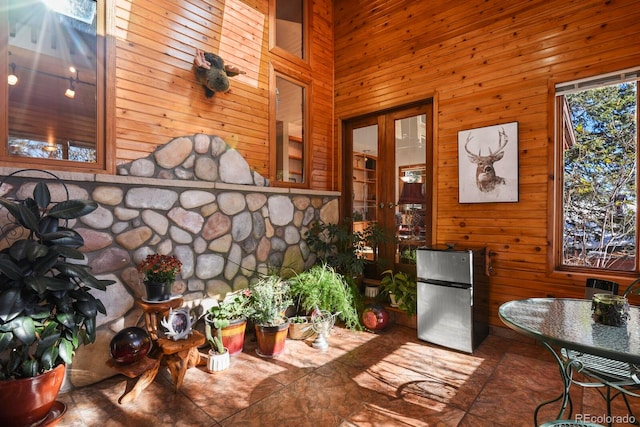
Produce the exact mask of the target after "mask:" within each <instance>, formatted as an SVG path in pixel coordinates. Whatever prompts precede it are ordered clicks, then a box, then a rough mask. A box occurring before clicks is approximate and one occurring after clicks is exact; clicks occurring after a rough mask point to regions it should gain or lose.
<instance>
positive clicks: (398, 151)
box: [342, 100, 433, 271]
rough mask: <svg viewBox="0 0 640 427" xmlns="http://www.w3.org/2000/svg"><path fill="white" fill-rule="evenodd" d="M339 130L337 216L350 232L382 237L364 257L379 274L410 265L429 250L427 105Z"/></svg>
mask: <svg viewBox="0 0 640 427" xmlns="http://www.w3.org/2000/svg"><path fill="white" fill-rule="evenodd" d="M344 130H345V133H344V144H343V150H344V152H343V154H344V156H343V158H344V159H345V167H344V177H343V183H344V193H343V194H344V197H343V206H342V207H343V212H345V213H346V215H345V216H349V215H350V217H351V218H352V220H353V229H354V231H361V232H366V231H371V230H375V233H378V235H380V233H379V232H380V231H383V238H382V239H381V240H379V242H378V244H375V243H374V244H372V245H370V246H369V247H368V248H367V251H366V252H365V256H366V257H367V258H369V259H372V260H375V261H376V262H377V264H378V270H379V271H382V270H383V269H387V268H391V267H392V266H393V264H398V263H401V264H403V263H408V264H411V263H415V249H416V248H418V247H419V246H424V245H429V244H431V228H430V225H431V200H432V193H433V192H432V184H433V173H432V171H433V161H432V153H433V149H432V139H433V138H432V135H433V108H432V103H431V101H430V100H429V101H425V102H424V103H420V104H417V105H412V106H408V107H405V108H401V109H397V110H393V111H385V112H381V113H377V114H372V115H367V116H364V117H359V118H355V119H351V120H348V121H346V122H345V126H344Z"/></svg>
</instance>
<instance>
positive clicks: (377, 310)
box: [362, 304, 389, 331]
mask: <svg viewBox="0 0 640 427" xmlns="http://www.w3.org/2000/svg"><path fill="white" fill-rule="evenodd" d="M387 323H389V313H388V312H387V310H385V309H384V307H383V306H381V305H379V304H371V305H368V306H367V307H365V309H364V310H363V311H362V324H363V325H364V326H365V327H366V328H369V329H371V330H374V331H377V330H381V329H384V328H385V327H386V326H387Z"/></svg>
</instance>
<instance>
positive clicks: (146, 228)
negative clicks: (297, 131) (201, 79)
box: [0, 134, 339, 386]
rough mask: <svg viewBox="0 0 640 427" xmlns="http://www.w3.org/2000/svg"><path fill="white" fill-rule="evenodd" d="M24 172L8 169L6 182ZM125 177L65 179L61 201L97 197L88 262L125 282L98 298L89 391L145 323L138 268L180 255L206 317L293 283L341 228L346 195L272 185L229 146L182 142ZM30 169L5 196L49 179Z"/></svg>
mask: <svg viewBox="0 0 640 427" xmlns="http://www.w3.org/2000/svg"><path fill="white" fill-rule="evenodd" d="M13 171H14V170H10V169H7V168H4V169H0V174H1V175H2V176H6V175H8V174H9V173H11V172H13ZM118 174H119V175H118V176H105V175H91V174H73V173H67V172H62V173H57V172H56V175H57V176H58V177H59V178H61V179H62V180H63V181H62V182H64V185H63V184H61V183H59V182H56V181H55V180H50V181H48V182H49V187H50V191H51V193H52V200H53V201H54V202H55V201H62V200H64V199H65V198H66V191H65V186H66V189H67V190H68V192H69V197H70V198H71V199H92V200H94V201H96V202H97V203H98V204H99V207H98V209H97V210H96V211H94V212H92V213H91V214H89V215H87V216H84V217H82V218H80V219H78V220H77V221H76V222H75V223H73V224H71V226H73V228H74V229H75V230H76V231H78V232H79V233H80V234H81V235H82V236H83V238H84V240H85V245H84V247H83V248H82V251H83V252H84V253H85V255H86V260H85V262H86V263H88V265H90V266H91V268H92V271H93V272H94V274H95V275H96V276H98V277H99V278H103V279H112V280H114V281H115V282H116V283H115V284H114V285H112V286H109V287H108V288H107V292H106V294H104V293H100V294H99V295H98V296H99V297H100V299H101V300H102V301H103V303H104V305H105V307H106V309H107V316H102V315H100V316H99V318H98V327H99V328H98V340H97V342H96V343H95V344H93V345H91V346H86V347H83V348H81V350H80V351H79V352H78V355H77V356H76V358H75V359H74V363H73V369H71V377H70V380H71V383H72V385H73V386H82V385H86V384H90V383H93V382H95V381H98V380H100V379H103V378H106V377H108V376H111V375H113V374H114V372H113V371H112V370H110V368H108V367H106V365H105V362H106V360H107V359H108V357H109V349H108V347H109V342H110V340H111V338H112V336H113V335H114V334H115V333H116V332H117V331H119V330H121V329H123V328H124V327H127V326H133V325H139V324H140V321H141V314H142V313H141V311H140V310H139V309H138V308H136V306H135V304H134V302H135V299H136V298H142V297H144V296H145V290H144V285H143V283H142V280H141V277H140V275H139V273H138V271H137V269H136V265H137V264H138V263H139V262H140V261H141V260H143V259H144V258H145V257H146V256H147V255H148V254H151V253H161V254H173V255H176V256H177V257H178V258H179V259H180V261H181V262H182V264H183V268H182V273H181V275H180V276H179V277H178V280H177V281H176V282H175V284H174V287H173V292H174V294H180V295H181V296H182V297H183V298H184V300H185V304H187V305H188V306H189V307H190V308H191V309H192V312H193V315H194V317H198V316H199V315H201V314H202V312H203V311H204V310H206V309H208V307H210V306H211V305H212V304H213V303H214V301H215V300H217V299H219V298H223V297H224V296H225V295H226V293H228V292H230V291H235V290H238V289H243V288H246V287H248V286H249V284H250V283H251V282H252V281H255V280H256V279H257V278H258V277H259V275H260V274H264V273H271V272H278V273H279V274H281V275H283V276H287V275H291V274H293V273H294V272H300V271H303V270H304V269H306V268H308V267H309V266H310V265H312V264H313V263H314V261H315V257H314V254H313V253H312V252H311V251H310V250H309V248H308V247H307V245H306V243H305V240H304V235H305V233H306V232H307V230H308V227H309V225H310V224H311V223H312V222H313V221H316V220H319V221H323V222H337V221H338V218H339V216H338V196H339V194H338V193H335V192H317V191H311V190H293V189H289V188H274V187H269V186H268V181H267V180H266V179H264V178H262V177H261V176H259V175H258V174H257V173H255V172H252V171H251V170H250V168H249V166H248V164H247V163H246V162H245V161H244V159H242V157H241V156H239V155H238V153H237V151H235V150H233V149H231V148H230V147H229V146H228V145H227V144H225V143H224V141H222V140H221V139H220V138H218V137H215V136H209V135H201V134H198V135H193V136H190V137H180V138H176V139H174V140H173V141H171V142H169V143H168V144H166V145H164V146H162V147H159V148H158V149H157V150H156V151H155V152H154V153H152V154H151V155H149V157H147V158H145V159H139V160H136V161H134V162H132V163H129V164H126V165H121V166H120V167H119V168H118ZM49 178H50V177H47V176H44V175H43V174H41V173H38V172H35V171H34V172H32V171H27V172H23V173H20V174H18V175H15V176H12V177H11V178H9V179H7V180H6V182H5V183H4V184H3V186H2V188H0V194H1V195H3V196H5V197H15V198H18V199H24V198H26V197H30V196H31V194H32V192H33V187H34V185H35V183H36V182H37V181H39V180H41V179H49Z"/></svg>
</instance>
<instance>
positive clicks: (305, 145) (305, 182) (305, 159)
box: [269, 63, 312, 188]
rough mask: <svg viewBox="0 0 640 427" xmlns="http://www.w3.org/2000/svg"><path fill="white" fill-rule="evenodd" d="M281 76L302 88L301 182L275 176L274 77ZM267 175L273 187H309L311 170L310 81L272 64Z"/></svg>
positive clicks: (270, 70) (270, 73) (275, 113)
mask: <svg viewBox="0 0 640 427" xmlns="http://www.w3.org/2000/svg"><path fill="white" fill-rule="evenodd" d="M278 77H279V78H282V79H284V80H287V81H288V82H290V83H294V84H296V85H298V86H301V87H302V88H303V89H304V94H303V106H304V111H303V120H304V125H303V128H302V129H303V130H302V167H303V170H302V182H290V181H278V180H277V179H276V177H277V172H278V170H277V145H276V144H277V123H276V118H277V111H276V87H277V84H276V79H277V78H278ZM269 94H270V97H269V98H270V99H269V140H270V141H271V143H270V144H269V165H270V166H269V177H270V184H271V185H272V186H274V187H295V188H309V187H310V181H311V180H310V171H311V169H310V168H311V153H310V151H309V147H310V143H309V140H310V138H309V135H310V129H311V114H310V109H311V102H310V100H311V97H312V82H311V81H305V80H302V79H299V78H294V77H292V76H291V75H289V74H287V73H285V72H283V71H279V70H278V69H276V68H275V66H274V64H273V63H272V64H270V67H269Z"/></svg>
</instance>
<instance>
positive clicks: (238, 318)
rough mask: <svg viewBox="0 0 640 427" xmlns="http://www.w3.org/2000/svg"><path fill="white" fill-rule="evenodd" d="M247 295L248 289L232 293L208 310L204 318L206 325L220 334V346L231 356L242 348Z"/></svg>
mask: <svg viewBox="0 0 640 427" xmlns="http://www.w3.org/2000/svg"><path fill="white" fill-rule="evenodd" d="M249 295H250V293H249V290H248V289H243V290H241V291H237V292H233V293H232V294H229V295H227V297H226V298H224V299H223V300H222V301H218V304H217V305H214V306H212V307H211V308H209V310H208V312H207V313H206V314H205V316H204V320H205V322H206V324H207V325H209V326H210V327H211V328H213V329H215V330H216V331H217V332H220V333H221V334H222V335H221V339H222V344H223V345H224V346H225V347H227V349H229V354H230V355H231V356H233V355H236V354H238V353H240V352H241V351H242V349H243V347H244V333H245V329H246V326H247V316H246V311H247V307H248V304H249Z"/></svg>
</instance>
